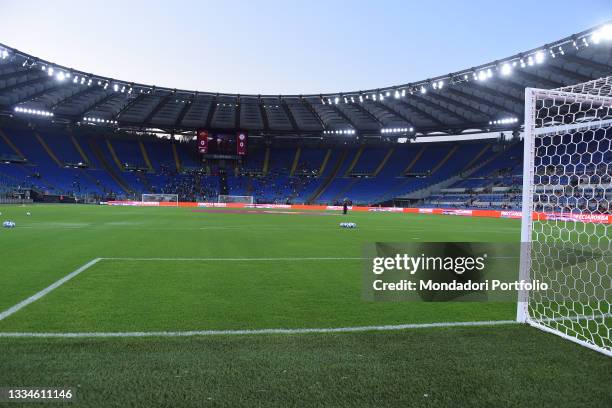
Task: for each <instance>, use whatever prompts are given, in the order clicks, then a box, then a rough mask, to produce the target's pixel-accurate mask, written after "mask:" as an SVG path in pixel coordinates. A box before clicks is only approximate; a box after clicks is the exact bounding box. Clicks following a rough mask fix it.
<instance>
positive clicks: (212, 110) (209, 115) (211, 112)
mask: <svg viewBox="0 0 612 408" xmlns="http://www.w3.org/2000/svg"><path fill="white" fill-rule="evenodd" d="M216 110H217V97H216V96H213V97H212V99H211V100H210V106H209V107H208V113H207V114H206V122H204V128H205V129H210V124H211V123H212V118H213V116H214V115H215V111H216Z"/></svg>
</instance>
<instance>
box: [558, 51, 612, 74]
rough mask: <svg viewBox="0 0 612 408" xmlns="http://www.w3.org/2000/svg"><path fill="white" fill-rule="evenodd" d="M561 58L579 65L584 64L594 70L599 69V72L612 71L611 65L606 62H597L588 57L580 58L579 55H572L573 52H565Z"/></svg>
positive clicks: (606, 72)
mask: <svg viewBox="0 0 612 408" xmlns="http://www.w3.org/2000/svg"><path fill="white" fill-rule="evenodd" d="M563 58H565V59H567V60H569V61H571V62H574V63H576V64H579V65H586V66H588V67H590V68H592V69H594V70H596V71H599V72H601V73H605V74H608V73H610V72H612V66H609V65H606V64H602V63H601V62H597V61H592V60H590V59H586V58H582V57H579V56H577V55H573V54H565V55H564V56H563Z"/></svg>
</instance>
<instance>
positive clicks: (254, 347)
mask: <svg viewBox="0 0 612 408" xmlns="http://www.w3.org/2000/svg"><path fill="white" fill-rule="evenodd" d="M28 211H29V212H30V213H31V215H30V216H27V215H26V212H28ZM0 212H2V215H1V216H0V219H2V220H12V221H15V222H16V224H17V227H16V228H14V229H3V230H2V231H0V265H1V267H0V280H1V282H2V284H1V285H0V350H1V354H0V387H4V386H68V387H74V388H76V389H77V393H78V396H77V400H78V404H79V406H130V405H148V406H228V407H229V406H237V405H241V404H243V405H259V406H279V407H285V406H321V405H332V406H351V407H352V406H431V407H439V406H491V405H499V403H500V402H502V405H508V406H531V405H535V404H537V405H540V406H602V407H603V406H609V404H610V402H611V401H612V390H611V387H610V384H612V364H611V362H610V359H609V358H607V357H605V356H603V355H601V354H599V353H596V352H593V351H590V350H588V349H585V348H583V347H580V346H578V345H576V344H573V343H571V342H568V341H564V340H562V339H560V338H558V337H556V336H553V335H550V334H546V333H543V332H541V331H538V330H536V329H533V328H530V327H527V326H523V325H518V324H515V323H513V320H514V319H515V314H516V305H515V304H513V303H500V302H497V303H493V302H492V303H471V302H438V303H424V302H399V303H390V302H366V301H364V300H363V298H362V285H363V282H362V263H363V259H362V258H363V256H364V253H363V248H364V245H367V244H371V243H373V242H447V241H457V242H466V241H475V242H517V241H519V234H520V221H517V220H509V219H488V218H471V217H452V216H437V215H411V214H403V213H350V214H349V215H346V216H343V215H342V214H340V213H339V212H331V211H330V212H316V211H303V212H299V211H285V210H273V209H270V210H262V209H257V210H255V209H252V210H248V209H241V210H228V209H226V210H212V209H195V208H172V207H164V208H155V207H108V206H76V205H75V206H70V205H33V206H27V207H22V206H0ZM343 221H350V222H355V223H357V225H358V228H356V229H343V228H339V226H338V224H339V223H340V222H343Z"/></svg>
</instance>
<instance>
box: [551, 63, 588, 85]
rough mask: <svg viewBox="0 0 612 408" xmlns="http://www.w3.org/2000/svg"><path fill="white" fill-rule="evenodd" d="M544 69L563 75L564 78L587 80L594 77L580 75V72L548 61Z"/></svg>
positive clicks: (579, 80)
mask: <svg viewBox="0 0 612 408" xmlns="http://www.w3.org/2000/svg"><path fill="white" fill-rule="evenodd" d="M546 69H549V70H551V71H552V72H554V73H556V74H558V75H561V76H564V77H566V78H571V79H572V80H574V81H578V82H588V81H592V80H593V79H594V78H591V77H590V76H586V75H582V74H581V73H578V72H574V71H570V70H568V69H565V68H561V67H558V66H556V65H554V64H552V63H549V64H548V65H547V66H546Z"/></svg>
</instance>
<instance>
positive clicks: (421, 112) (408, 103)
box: [398, 98, 446, 127]
mask: <svg viewBox="0 0 612 408" xmlns="http://www.w3.org/2000/svg"><path fill="white" fill-rule="evenodd" d="M406 99H407V100H403V99H398V102H399V103H400V104H402V105H404V106H407V107H408V108H409V109H412V110H413V111H415V112H416V113H418V114H419V115H421V116H424V117H425V118H427V119H429V120H430V121H432V122H433V123H435V124H436V125H438V126H442V127H446V123H444V122H442V121H441V120H440V119H438V118H436V117H435V116H434V115H432V114H431V113H428V112H426V111H424V110H423V109H421V108H419V107H418V106H416V105H415V104H414V103H413V102H412V101H410V98H406Z"/></svg>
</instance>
